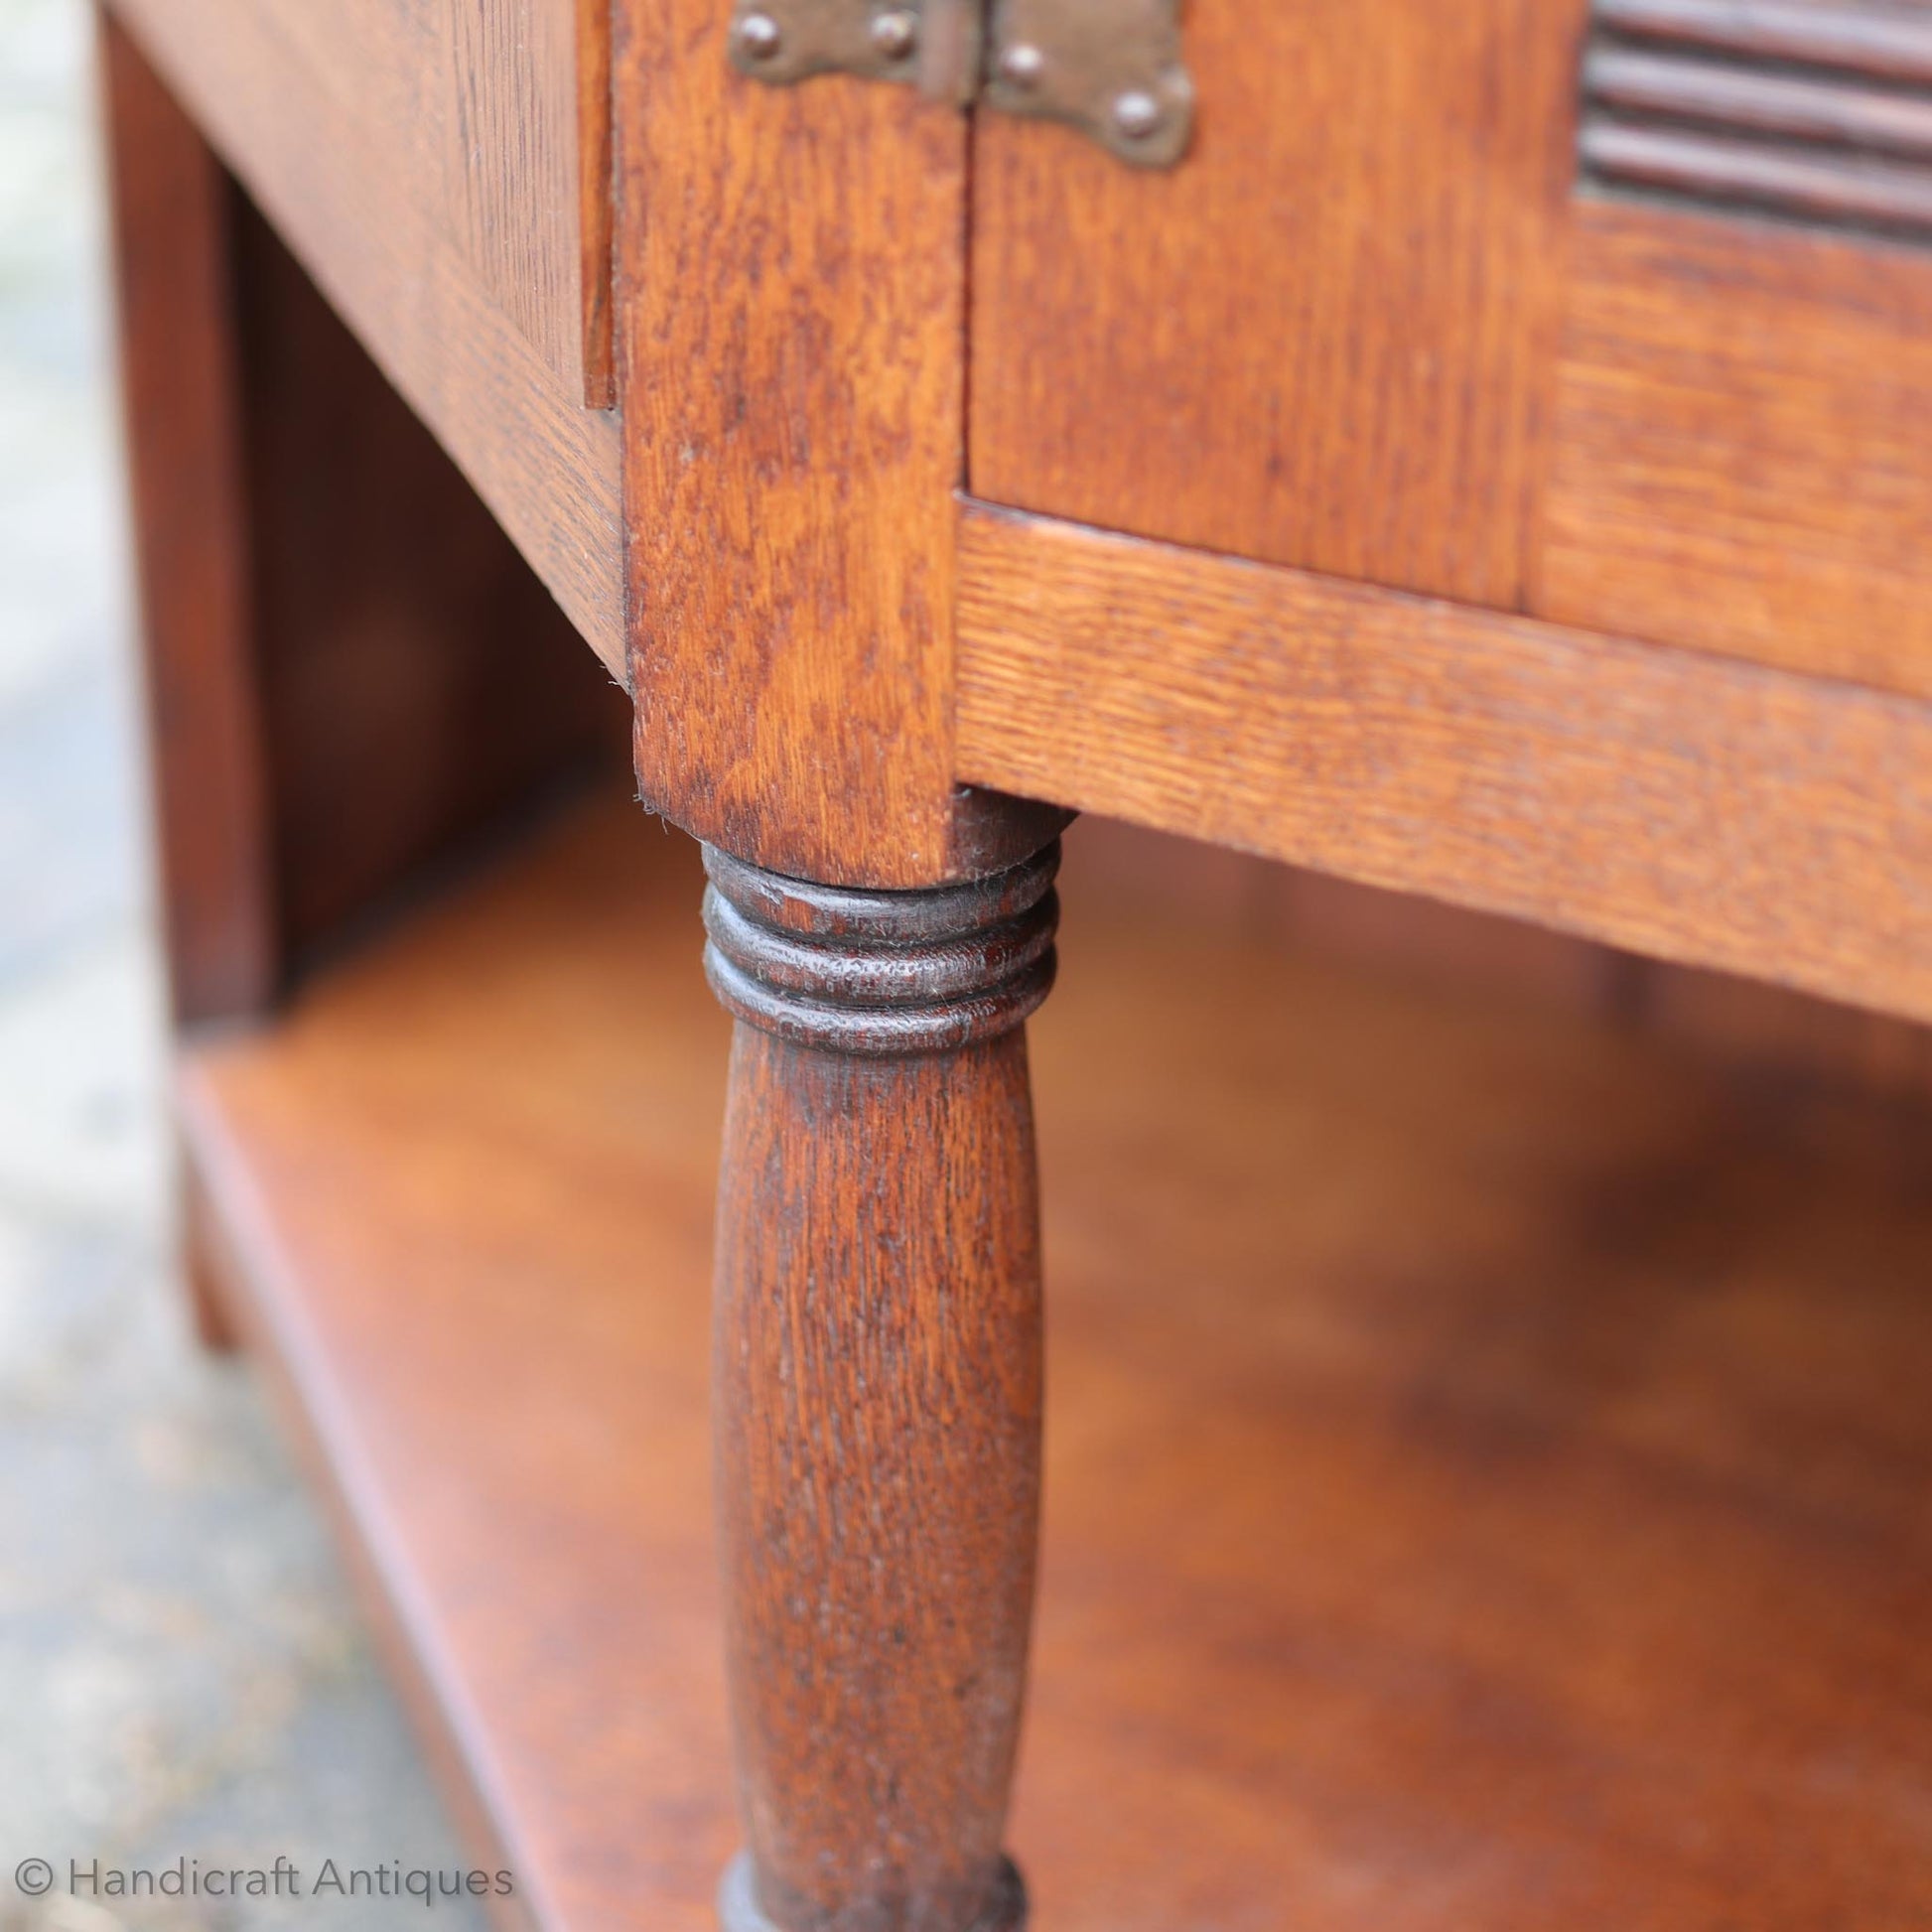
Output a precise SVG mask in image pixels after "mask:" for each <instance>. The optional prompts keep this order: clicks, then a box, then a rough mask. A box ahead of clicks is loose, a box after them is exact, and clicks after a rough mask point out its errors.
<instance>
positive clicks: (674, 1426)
mask: <svg viewBox="0 0 1932 1932" xmlns="http://www.w3.org/2000/svg"><path fill="white" fill-rule="evenodd" d="M1071 873H1072V882H1071V891H1070V894H1069V909H1068V925H1067V938H1066V943H1065V946H1064V955H1065V963H1064V970H1063V974H1062V981H1061V991H1060V992H1059V993H1058V994H1057V995H1056V996H1055V998H1054V1000H1053V1002H1052V1003H1051V1004H1050V1005H1049V1007H1048V1009H1047V1012H1046V1014H1045V1015H1044V1016H1042V1018H1041V1019H1040V1020H1039V1021H1038V1022H1037V1023H1035V1069H1036V1083H1037V1089H1038V1097H1039V1109H1040V1120H1041V1145H1042V1161H1043V1166H1044V1176H1045V1186H1046V1199H1047V1213H1048V1227H1047V1269H1048V1293H1049V1311H1050V1312H1049V1322H1050V1340H1049V1368H1048V1375H1049V1407H1048V1415H1049V1420H1048V1454H1047V1517H1046V1540H1045V1552H1044V1562H1043V1578H1042V1594H1041V1602H1040V1611H1039V1624H1038V1640H1037V1648H1036V1654H1035V1688H1034V1695H1033V1701H1032V1707H1031V1717H1030V1722H1029V1731H1028V1742H1027V1746H1026V1753H1025V1760H1024V1763H1023V1766H1022V1773H1021V1781H1020V1791H1019V1796H1018V1800H1017V1805H1016V1814H1015V1821H1014V1829H1013V1834H1012V1837H1013V1844H1014V1848H1015V1850H1016V1852H1017V1853H1018V1855H1019V1856H1020V1858H1021V1861H1022V1863H1024V1864H1025V1865H1026V1866H1027V1868H1028V1872H1029V1876H1030V1879H1031V1881H1032V1884H1033V1889H1034V1894H1035V1923H1036V1925H1037V1926H1038V1927H1039V1928H1040V1932H1103V1928H1104V1932H1157V1928H1158V1932H1175V1929H1176V1928H1182V1927H1184V1928H1187V1932H1270V1929H1272V1928H1278V1927H1287V1926H1294V1927H1296V1928H1297V1932H1371V1928H1372V1932H1425V1929H1426V1932H1449V1928H1453V1929H1454V1932H1532V1929H1534V1932H1548V1928H1549V1927H1550V1926H1552V1925H1563V1926H1566V1927H1569V1928H1573V1932H1574V1929H1575V1928H1596V1927H1601V1928H1604V1929H1605V1932H1608V1928H1612V1927H1614V1928H1617V1932H1627V1928H1628V1927H1630V1926H1631V1925H1633V1924H1636V1923H1639V1922H1641V1923H1642V1924H1643V1925H1644V1926H1645V1927H1647V1928H1651V1929H1652V1932H1664V1929H1666V1928H1667V1929H1668V1932H1693V1929H1694V1928H1695V1932H1720V1928H1726V1927H1732V1926H1736V1925H1749V1926H1751V1927H1752V1928H1753V1932H1818V1928H1820V1927H1823V1926H1828V1925H1845V1926H1852V1925H1857V1926H1860V1927H1873V1928H1877V1927H1886V1928H1890V1927H1903V1926H1906V1925H1912V1924H1922V1923H1926V1922H1928V1921H1929V1920H1932V1645H1928V1644H1927V1642H1926V1641H1925V1633H1926V1631H1927V1629H1928V1628H1932V1503H1929V1502H1928V1498H1932V1401H1929V1400H1928V1397H1927V1391H1928V1390H1932V1136H1928V1135H1927V1134H1926V1133H1925V1131H1924V1129H1923V1126H1922V1125H1920V1126H1919V1128H1918V1130H1917V1131H1916V1132H1914V1131H1912V1123H1911V1122H1910V1120H1909V1118H1908V1117H1904V1116H1900V1115H1895V1114H1894V1115H1887V1114H1885V1113H1884V1112H1882V1111H1881V1110H1879V1109H1877V1108H1875V1107H1871V1106H1861V1105H1854V1104H1851V1103H1848V1102H1837V1101H1831V1100H1825V1099H1820V1098H1817V1097H1812V1098H1809V1099H1807V1098H1805V1097H1803V1096H1792V1095H1786V1096H1777V1095H1769V1094H1752V1093H1750V1092H1749V1091H1747V1090H1745V1089H1742V1088H1739V1087H1738V1086H1736V1085H1735V1084H1731V1083H1726V1082H1725V1081H1724V1080H1722V1079H1721V1078H1719V1077H1718V1076H1717V1075H1715V1074H1711V1073H1706V1072H1703V1071H1700V1070H1698V1069H1695V1068H1691V1067H1687V1066H1684V1065H1680V1064H1677V1063H1675V1062H1674V1061H1672V1060H1671V1059H1669V1058H1667V1057H1664V1056H1662V1055H1660V1054H1658V1053H1657V1052H1655V1051H1654V1050H1652V1049H1649V1048H1647V1047H1645V1046H1643V1045H1641V1044H1638V1043H1636V1042H1632V1041H1629V1040H1625V1039H1620V1038H1618V1037H1616V1036H1615V1035H1608V1034H1605V1033H1601V1032H1597V1031H1592V1030H1589V1029H1586V1028H1582V1027H1578V1026H1574V1025H1571V1024H1567V1023H1561V1022H1557V1021H1553V1020H1549V1019H1545V1018H1541V1017H1536V1016H1522V1015H1515V1014H1511V1013H1507V1012H1498V1011H1496V1010H1493V1009H1487V1008H1484V1007H1482V1006H1479V1005H1471V1004H1457V1003H1453V1002H1446V1001H1443V1000H1441V999H1429V998H1425V997H1423V996H1420V995H1414V994H1410V993H1407V992H1405V991H1403V990H1401V989H1398V988H1393V987H1390V986H1388V985H1385V984H1384V985H1377V984H1369V983H1357V982H1355V981H1351V980H1350V979H1349V978H1348V977H1346V976H1344V975H1341V974H1339V973H1336V972H1334V971H1332V970H1325V969H1321V968H1318V967H1314V966H1311V965H1308V964H1305V963H1298V962H1296V961H1294V960H1292V959H1289V958H1284V957H1282V956H1280V955H1278V954H1274V953H1271V952H1269V951H1267V950H1266V949H1264V948H1261V947H1258V946H1252V945H1248V944H1244V943H1241V942H1239V941H1236V940H1234V939H1232V938H1214V937H1202V936H1200V935H1198V934H1195V935H1189V934H1188V933H1186V932H1183V931H1181V930H1179V929H1177V928H1175V927H1173V926H1163V925H1159V924H1152V923H1149V922H1147V921H1136V920H1135V919H1134V918H1133V917H1132V916H1131V915H1130V912H1129V910H1128V909H1127V908H1126V907H1124V906H1121V905H1119V904H1117V903H1109V902H1106V901H1100V902H1093V903H1089V902H1086V901H1085V900H1083V899H1082V897H1081V896H1080V880H1079V868H1078V866H1077V863H1076V864H1075V865H1074V866H1073V867H1072V868H1071ZM698 890H699V887H698V880H697V876H696V872H695V869H694V867H693V865H692V863H691V854H690V853H689V851H688V850H686V849H685V848H684V847H683V845H682V842H680V841H667V840H665V839H663V838H661V837H660V836H659V835H658V834H657V833H656V832H655V831H654V830H652V829H651V828H650V827H648V826H647V825H645V824H642V823H640V822H639V821H638V819H637V816H636V813H635V810H634V807H629V806H626V805H625V804H624V803H623V802H622V801H621V800H611V801H608V802H607V801H599V802H598V803H596V804H594V805H592V806H589V807H587V808H585V809H584V810H583V811H582V812H581V813H579V814H577V815H574V816H573V817H571V818H569V819H568V820H567V821H564V822H560V823H558V824H555V825H553V826H552V827H550V828H549V829H548V830H547V831H545V832H544V833H542V834H540V835H538V836H537V837H536V838H534V839H533V840H532V841H531V842H530V843H529V844H527V845H526V846H524V847H523V848H521V849H519V851H517V852H516V853H515V854H513V855H511V857H509V858H508V859H507V860H505V861H504V863H503V864H502V865H501V867H500V868H499V869H498V870H496V871H494V872H492V873H491V874H489V875H487V876H486V877H484V878H483V879H481V880H479V881H476V882H473V883H472V884H471V885H470V886H469V887H468V888H466V889H465V890H464V891H462V892H461V893H459V894H456V895H454V896H452V897H448V898H446V899H445V900H443V901H442V902H440V903H438V904H436V905H434V906H432V907H430V908H428V909H427V910H425V911H424V912H423V913H421V914H420V915H419V916H418V917H417V918H415V919H414V921H413V922H412V923H410V924H409V925H408V926H407V927H405V928H404V929H402V930H401V931H399V932H398V933H396V934H394V935H392V936H391V937H390V938H389V939H388V940H387V941H386V942H384V943H383V944H382V945H381V946H380V947H378V948H376V949H373V950H371V951H369V952H367V953H365V954H364V955H362V956H361V957H360V958H358V959H356V960H354V961H351V962H348V963H346V964H344V965H342V966H340V967H338V968H337V969H336V970H335V971H334V972H333V973H332V974H331V975H330V976H329V977H328V978H327V979H326V980H324V981H321V982H319V983H318V984H316V985H315V986H314V987H312V988H311V989H310V990H309V991H308V992H307V993H306V994H305V995H304V997H303V998H302V999H301V1000H299V1001H298V1002H297V1003H296V1005H295V1007H294V1009H293V1010H292V1012H291V1013H290V1014H289V1016H288V1017H287V1019H286V1020H285V1021H284V1022H283V1023H282V1024H280V1025H278V1026H277V1027H276V1028H275V1029H273V1030H272V1031H269V1032H266V1033H263V1034H261V1035H256V1036H252V1037H248V1038H241V1039H231V1040H226V1041H221V1042H217V1043H212V1044H208V1045H205V1046H202V1047H199V1048H197V1049H195V1050H194V1051H193V1052H191V1053H190V1054H189V1055H188V1057H187V1059H186V1061H185V1063H184V1066H183V1069H182V1078H181V1091H182V1113H183V1119H184V1124H185V1130H186V1138H187V1145H188V1149H189V1156H190V1164H191V1169H192V1173H193V1176H194V1184H195V1185H196V1187H197V1188H198V1190H199V1194H200V1198H201V1200H202V1202H203V1204H204V1206H205V1207H206V1209H207V1213H208V1216H209V1221H210V1225H211V1226H212V1228H213V1230H214V1242H215V1247H216V1250H217V1255H218V1257H219V1259H220V1260H221V1261H222V1263H223V1266H222V1267H221V1268H220V1269H219V1270H218V1273H219V1274H220V1276H221V1278H222V1280H223V1281H224V1283H225V1286H226V1293H227V1294H228V1296H229V1297H230V1300H231V1310H230V1312H231V1313H232V1315H233V1317H234V1319H235V1320H236V1322H237V1324H238V1325H239V1326H240V1327H241V1329H242V1330H243V1332H244V1333H245V1335H246V1336H247V1338H248V1339H249V1341H250V1343H251V1345H252V1346H253V1347H254V1348H255V1350H256V1352H257V1353H258V1355H259V1356H260V1357H261V1359H262V1360H263V1361H264V1362H265V1363H266V1364H267V1365H268V1367H269V1368H270V1370H271V1371H272V1373H273V1374H274V1375H275V1376H276V1378H277V1379H278V1380H279V1382H280V1383H281V1385H282V1387H283V1389H284V1391H285V1393H286V1395H287V1397H288V1400H289V1404H290V1407H291V1410H292V1413H293V1415H294V1416H295V1418H296V1421H297V1424H298V1427H299V1432H300V1434H301V1435H302V1437H303V1438H304V1440H305V1441H306V1443H307V1444H308V1446H309V1448H310V1449H311V1450H312V1451H313V1454H314V1457H315V1460H316V1462H317V1464H318V1466H319V1468H320V1470H321V1471H322V1473H323V1474H324V1476H325V1477H326V1479H327V1486H328V1489H329V1492H330V1493H331V1494H332V1496H333V1497H334V1499H335V1501H336V1503H337V1504H338V1506H339V1509H340V1512H341V1515H342V1519H343V1523H344V1526H345V1533H346V1536H347V1540H348V1543H349V1546H350V1548H351V1550H352V1552H353V1554H354V1555H355V1558H356V1560H357V1562H358V1564H359V1565H360V1567H361V1569H362V1570H363V1573H364V1575H365V1577H366V1578H367V1580H368V1581H369V1583H370V1585H371V1587H372V1590H373V1592H374V1598H375V1600H376V1602H377V1604H378V1606H379V1611H380V1614H381V1616H382V1618H383V1620H384V1622H385V1624H386V1626H387V1628H388V1629H389V1631H390V1632H391V1634H392V1636H393V1638H394V1643H395V1650H396V1656H397V1660H398V1664H399V1667H400V1669H401V1673H402V1676H403V1679H404V1681H405V1683H406V1684H407V1685H408V1686H409V1687H410V1688H411V1692H412V1695H413V1697H414V1698H415V1701H416V1703H417V1707H418V1710H419V1713H420V1715H421V1716H422V1718H423V1720H424V1723H425V1725H426V1728H427V1730H428V1732H429V1734H430V1736H431V1738H432V1740H433V1742H434V1743H435V1745H436V1747H437V1751H438V1755H439V1758H440V1760H441V1762H442V1763H443V1765H444V1767H445V1769H446V1771H447V1772H448V1774H449V1776H450V1779H451V1783H452V1788H453V1790H454V1792H455V1794H456V1797H457V1800H458V1803H459V1805H460V1807H461V1809H462V1811H463V1813H464V1815H465V1818H466V1820H467V1821H468V1823H469V1824H470V1826H471V1828H472V1829H473V1830H474V1831H476V1832H477V1833H478V1835H479V1837H480V1839H481V1840H482V1841H483V1843H484V1844H486V1845H487V1846H488V1847H489V1848H490V1850H489V1852H488V1857H489V1859H490V1861H491V1862H492V1863H496V1862H500V1863H506V1864H508V1865H510V1866H512V1867H513V1868H514V1870H515V1872H516V1874H517V1878H518V1885H519V1900H520V1902H521V1905H522V1907H523V1908H524V1911H525V1914H526V1915H527V1917H528V1918H529V1919H530V1920H532V1921H533V1922H535V1923H537V1924H540V1925H542V1926H544V1927H546V1928H568V1929H569V1932H604V1928H618V1927H648V1928H651V1932H660V1929H661V1932H683V1929H684V1928H691V1929H692V1932H696V1929H697V1928H700V1927H702V1928H706V1929H707V1932H709V1928H710V1926H711V1924H712V1916H711V1896H712V1890H713V1885H714V1882H715V1879H716V1877H717V1874H718V1872H719V1869H720V1867H721V1866H722V1864H723V1863H724V1862H725V1859H726V1857H727V1856H728V1854H729V1853H730V1852H731V1850H732V1849H733V1847H734V1843H735V1829H734V1826H733V1822H732V1815H731V1782H730V1773H729V1769H728V1764H727V1757H726V1743H725V1722H724V1705H723V1691H722V1685H721V1682H720V1672H719V1664H718V1659H717V1655H716V1651H717V1639H716V1631H715V1614H716V1598H715V1590H714V1584H713V1579H712V1570H711V1552H710V1542H709V1509H708V1496H707V1488H708V1480H709V1458H708V1446H707V1440H706V1421H705V1365H706V1352H707V1336H706V1323H707V1308H706V1300H707V1288H706V1274H707V1268H708V1252H709V1246H710V1228H709V1221H710V1213H711V1207H710V1200H711V1175H712V1163H713V1159H714V1149H715V1146H716V1143H717V1136H718V1128H719V1118H720V1109H721V1105H722V1093H723V1068H724V1053H725V1046H726V1028H725V1023H724V1022H723V1020H722V1019H721V1017H720V1016H719V1015H718V1014H717V1012H716V1010H715V1009H714V1008H713V1006H712V1005H711V1002H710V1000H709V998H708V997H707V995H706V993H705V991H704V987H703V984H702V980H701V977H700V974H699V971H698V964H697V951H698V941H697V936H696V935H697V897H698Z"/></svg>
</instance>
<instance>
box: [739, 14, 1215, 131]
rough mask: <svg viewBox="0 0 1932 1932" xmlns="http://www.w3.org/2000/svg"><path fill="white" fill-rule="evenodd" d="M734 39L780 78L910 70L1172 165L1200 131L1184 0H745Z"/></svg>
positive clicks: (954, 95) (909, 75)
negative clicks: (1184, 41)
mask: <svg viewBox="0 0 1932 1932" xmlns="http://www.w3.org/2000/svg"><path fill="white" fill-rule="evenodd" d="M731 47H732V60H733V63H734V64H735V65H736V66H737V68H738V69H739V70H740V71H741V72H742V73H747V74H750V75H751V76H752V77H753V78H754V79H758V80H762V81H766V82H768V83H769V84H770V85H772V86H780V87H781V86H789V85H791V84H792V83H793V82H794V81H799V80H806V79H809V78H810V77H811V76H812V75H813V74H816V73H852V74H859V75H861V76H863V77H864V78H866V79H870V80H901V81H907V82H910V83H911V84H913V85H915V86H918V87H921V88H923V89H924V90H925V91H926V92H927V93H929V94H931V95H933V96H935V97H936V98H938V99H941V100H948V101H953V102H957V103H959V104H961V105H965V104H967V103H970V102H973V101H978V100H983V101H985V102H986V103H987V105H988V106H990V107H997V108H999V109H1001V110H1002V111H1003V112H1005V113H1009V114H1028V115H1034V116H1037V117H1039V118H1041V119H1045V120H1054V121H1065V122H1067V123H1068V124H1069V125H1070V126H1073V127H1076V128H1078V129H1079V130H1080V131H1081V132H1082V133H1083V134H1086V135H1089V136H1091V137H1092V138H1093V139H1094V140H1096V141H1098V142H1100V143H1101V145H1102V146H1103V147H1106V148H1107V149H1109V150H1110V151H1111V152H1112V153H1114V154H1116V155H1118V156H1119V157H1120V158H1121V160H1123V161H1128V162H1132V163H1134V164H1135V165H1136V166H1137V167H1142V168H1171V167H1173V164H1174V163H1175V162H1177V161H1178V160H1179V159H1180V157H1181V156H1182V155H1183V154H1184V153H1185V152H1186V150H1187V142H1188V138H1189V136H1190V135H1191V134H1192V132H1193V124H1194V86H1193V81H1192V80H1191V79H1190V78H1189V76H1188V73H1187V69H1186V65H1185V63H1184V61H1183V59H1182V55H1181V45H1180V0H737V11H736V13H735V14H734V15H733V18H732V33H731Z"/></svg>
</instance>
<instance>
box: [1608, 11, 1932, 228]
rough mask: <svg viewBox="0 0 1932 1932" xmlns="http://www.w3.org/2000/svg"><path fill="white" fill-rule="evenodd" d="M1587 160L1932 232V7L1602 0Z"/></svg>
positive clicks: (1782, 207)
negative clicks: (1923, 8) (1930, 10)
mask: <svg viewBox="0 0 1932 1932" xmlns="http://www.w3.org/2000/svg"><path fill="white" fill-rule="evenodd" d="M1594 25H1595V31H1594V34H1593V36H1592V39H1591V42H1590V47H1589V50H1588V53H1587V57H1586V61H1585V66H1584V98H1585V114H1584V119H1583V135H1582V140H1583V160H1584V170H1585V173H1586V175H1587V177H1588V178H1589V179H1591V180H1593V181H1595V182H1597V183H1599V184H1601V185H1602V186H1604V187H1610V188H1626V189H1635V190H1639V191H1641V192H1643V193H1645V194H1647V195H1653V196H1665V197H1669V198H1672V199H1679V200H1684V201H1689V202H1694V203H1703V204H1719V205H1729V206H1734V207H1751V208H1757V209H1761V210H1762V211H1764V212H1766V213H1770V214H1777V215H1781V216H1784V217H1785V218H1787V219H1791V220H1798V221H1806V222H1812V223H1825V224H1829V225H1833V226H1845V227H1855V228H1872V229H1881V230H1886V231H1889V232H1891V233H1893V234H1895V235H1899V236H1905V237H1912V238H1915V239H1918V240H1932V14H1927V13H1925V12H1923V11H1921V10H1918V9H1908V8H1901V7H1898V6H1895V5H1891V4H1884V3H1882V0H1759V3H1758V4H1753V5H1748V6H1747V5H1740V4H1738V0H1596V4H1595V15H1594Z"/></svg>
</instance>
